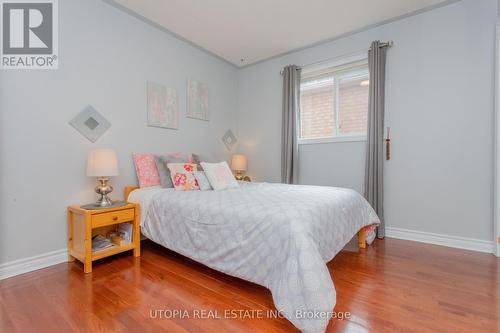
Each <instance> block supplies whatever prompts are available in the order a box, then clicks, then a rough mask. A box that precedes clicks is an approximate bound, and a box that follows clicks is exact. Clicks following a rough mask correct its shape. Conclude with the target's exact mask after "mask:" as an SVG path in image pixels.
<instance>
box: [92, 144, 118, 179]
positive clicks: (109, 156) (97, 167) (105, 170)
mask: <svg viewBox="0 0 500 333" xmlns="http://www.w3.org/2000/svg"><path fill="white" fill-rule="evenodd" d="M87 176H89V177H111V176H118V159H117V158H116V153H115V151H114V150H112V149H94V150H91V151H90V153H89V157H88V159H87Z"/></svg>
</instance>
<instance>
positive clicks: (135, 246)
mask: <svg viewBox="0 0 500 333" xmlns="http://www.w3.org/2000/svg"><path fill="white" fill-rule="evenodd" d="M139 221H140V218H139V205H137V204H132V203H128V204H126V205H125V206H120V207H114V208H104V209H95V210H86V209H82V208H80V207H79V206H69V207H68V253H69V258H68V261H74V260H75V259H77V260H79V261H81V262H82V263H83V267H84V271H85V273H90V272H92V262H93V261H95V260H99V259H102V258H106V257H109V256H112V255H114V254H117V253H120V252H124V251H129V250H134V257H138V256H140V255H141V244H140V226H139V223H140V222H139ZM121 223H130V224H131V225H132V241H131V242H130V243H127V244H122V245H113V246H112V247H110V248H106V249H104V250H100V251H95V252H92V237H94V236H96V235H103V236H105V235H106V234H108V233H109V232H110V231H114V230H116V229H117V227H118V225H119V224H121Z"/></svg>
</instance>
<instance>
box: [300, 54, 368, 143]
mask: <svg viewBox="0 0 500 333" xmlns="http://www.w3.org/2000/svg"><path fill="white" fill-rule="evenodd" d="M369 84H370V82H369V74H368V64H367V62H366V60H363V61H357V62H353V63H349V64H347V65H342V66H335V67H329V68H326V69H322V70H317V71H314V72H310V73H307V74H304V75H303V76H302V81H301V85H300V115H299V118H300V122H299V124H300V125H299V126H300V130H299V142H300V143H317V142H322V141H325V142H328V141H342V140H364V139H366V129H367V121H368V119H367V116H368V91H369Z"/></svg>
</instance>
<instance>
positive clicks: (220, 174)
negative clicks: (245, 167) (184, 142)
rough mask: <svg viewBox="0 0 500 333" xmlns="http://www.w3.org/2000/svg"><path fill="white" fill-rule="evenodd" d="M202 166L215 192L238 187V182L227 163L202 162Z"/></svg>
mask: <svg viewBox="0 0 500 333" xmlns="http://www.w3.org/2000/svg"><path fill="white" fill-rule="evenodd" d="M200 164H201V166H202V167H203V171H205V175H206V176H207V178H208V181H209V182H210V185H212V187H213V188H214V190H216V191H220V190H225V189H227V188H233V187H238V182H237V181H236V179H234V176H233V173H232V172H231V169H229V166H228V165H227V163H226V162H220V163H206V162H201V163H200Z"/></svg>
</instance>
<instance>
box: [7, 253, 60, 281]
mask: <svg viewBox="0 0 500 333" xmlns="http://www.w3.org/2000/svg"><path fill="white" fill-rule="evenodd" d="M66 261H68V250H67V249H61V250H57V251H51V252H47V253H44V254H39V255H36V256H33V257H29V258H24V259H19V260H14V261H10V262H6V263H4V264H0V280H2V279H6V278H9V277H12V276H16V275H19V274H24V273H28V272H31V271H36V270H37V269H41V268H45V267H49V266H52V265H55V264H60V263H62V262H66Z"/></svg>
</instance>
